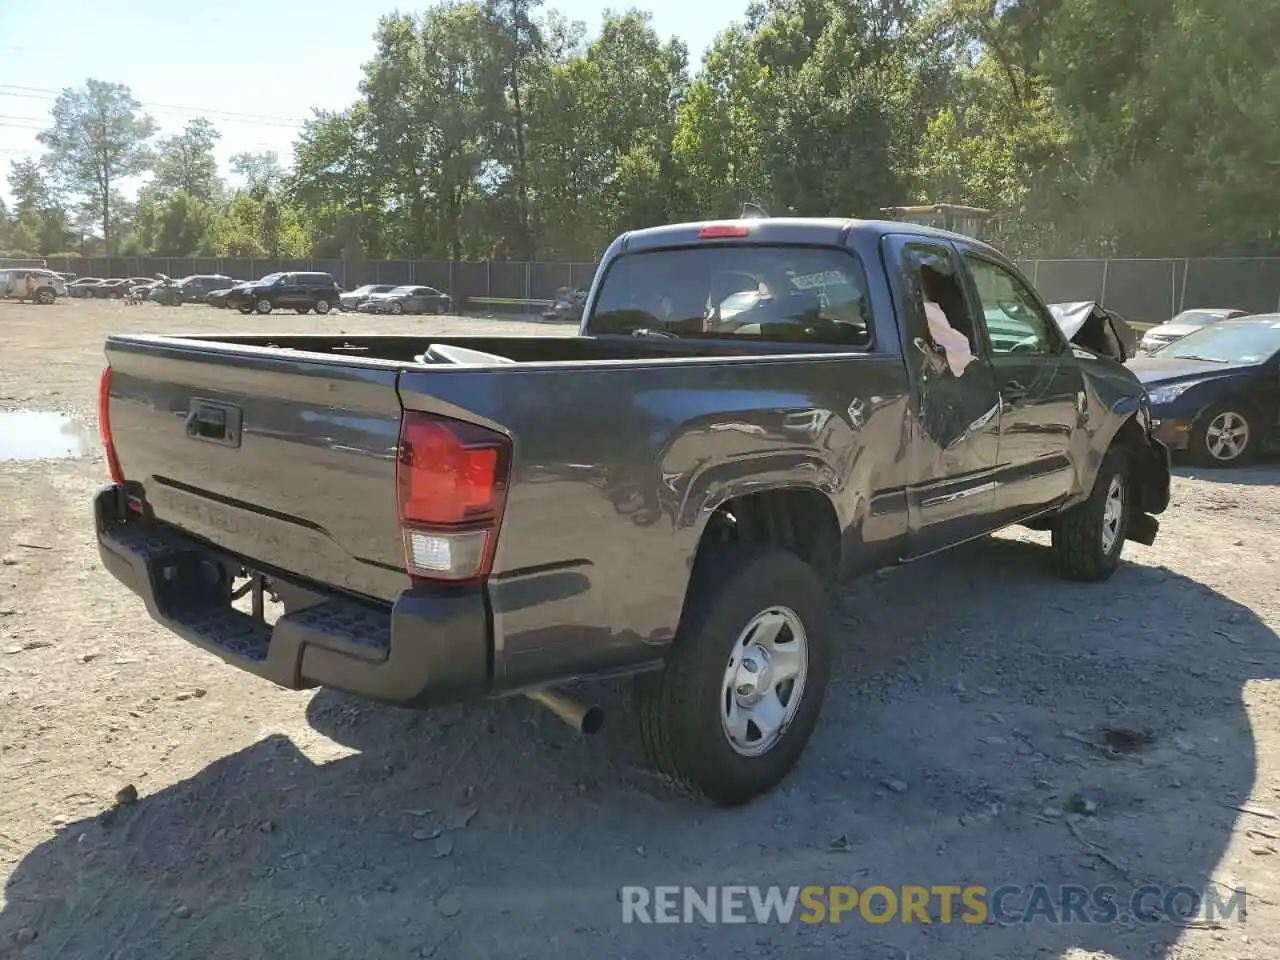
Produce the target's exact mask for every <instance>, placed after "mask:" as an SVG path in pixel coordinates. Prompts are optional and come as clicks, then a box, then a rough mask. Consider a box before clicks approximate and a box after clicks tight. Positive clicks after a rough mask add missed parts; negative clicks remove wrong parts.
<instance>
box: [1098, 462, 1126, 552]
mask: <svg viewBox="0 0 1280 960" xmlns="http://www.w3.org/2000/svg"><path fill="white" fill-rule="evenodd" d="M1123 520H1124V478H1123V477H1121V476H1120V474H1118V473H1117V474H1115V475H1114V476H1113V477H1112V478H1111V483H1110V485H1109V486H1108V487H1107V498H1106V499H1105V500H1104V501H1103V502H1102V552H1103V553H1110V552H1111V551H1112V550H1113V549H1115V545H1116V541H1117V540H1119V539H1120V523H1121V521H1123Z"/></svg>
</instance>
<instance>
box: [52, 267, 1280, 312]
mask: <svg viewBox="0 0 1280 960" xmlns="http://www.w3.org/2000/svg"><path fill="white" fill-rule="evenodd" d="M47 263H48V266H49V269H51V270H58V271H62V272H69V273H76V274H78V275H80V276H82V277H104V278H105V277H152V276H155V275H156V274H157V273H162V274H164V275H166V276H170V277H184V276H188V275H189V274H193V273H218V274H223V275H226V276H230V277H235V278H237V279H241V280H256V279H258V278H259V277H263V276H266V275H267V274H269V273H276V272H280V271H291V270H308V271H310V270H315V271H322V272H325V273H330V274H332V275H333V276H334V278H335V279H336V280H337V281H338V283H340V284H341V285H342V286H343V287H345V288H346V289H353V288H355V287H358V286H361V285H362V284H366V283H397V284H400V283H414V284H422V285H424V286H431V287H436V288H437V289H439V290H443V291H445V292H446V293H448V294H449V295H450V296H452V297H453V299H454V302H455V303H458V304H459V305H462V304H466V303H469V302H471V301H472V300H473V299H474V298H478V297H481V298H493V299H499V300H549V299H551V298H552V297H553V296H554V295H555V292H556V290H557V289H558V288H560V287H586V286H587V285H588V284H589V283H590V282H591V277H592V275H593V274H594V273H595V264H593V263H568V262H545V263H543V262H535V263H520V262H514V261H501V260H479V261H449V260H366V261H344V260H261V259H252V260H251V259H241V260H234V259H220V258H216V257H209V258H199V259H186V258H166V257H112V258H87V259H74V258H73V259H65V258H60V257H49V258H47ZM1020 266H1021V268H1022V270H1023V271H1024V272H1025V273H1026V275H1027V276H1028V277H1029V278H1030V279H1031V280H1032V282H1033V283H1034V284H1035V285H1036V287H1037V288H1038V289H1039V290H1040V292H1041V293H1042V294H1043V295H1044V297H1045V299H1046V300H1048V301H1049V302H1050V303H1055V302H1062V301H1072V300H1096V301H1098V302H1100V303H1102V304H1104V305H1105V306H1107V307H1109V308H1110V309H1112V310H1115V311H1116V312H1117V313H1119V314H1120V315H1121V316H1124V317H1127V318H1128V319H1130V320H1137V321H1140V322H1148V323H1157V322H1161V321H1164V320H1167V319H1169V317H1171V316H1173V315H1174V314H1175V313H1178V312H1179V311H1180V310H1184V309H1190V308H1192V307H1234V308H1237V309H1240V310H1249V311H1251V312H1256V313H1263V312H1271V311H1277V310H1280V257H1276V258H1238V259H1200V260H1128V259H1123V260H1122V259H1116V260H1024V261H1021V262H1020Z"/></svg>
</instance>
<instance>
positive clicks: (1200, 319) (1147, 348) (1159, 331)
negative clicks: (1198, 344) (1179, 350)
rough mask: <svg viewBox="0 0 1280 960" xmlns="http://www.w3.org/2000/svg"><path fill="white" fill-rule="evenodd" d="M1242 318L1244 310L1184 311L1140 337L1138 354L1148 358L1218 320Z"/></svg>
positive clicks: (1213, 308) (1202, 308) (1205, 309)
mask: <svg viewBox="0 0 1280 960" xmlns="http://www.w3.org/2000/svg"><path fill="white" fill-rule="evenodd" d="M1243 316H1247V313H1246V312H1245V311H1244V310H1234V309H1228V308H1216V307H1199V308H1197V309H1195V310H1184V311H1182V313H1180V314H1178V315H1177V316H1176V317H1174V318H1173V319H1172V320H1167V321H1165V322H1164V323H1162V324H1159V325H1158V326H1155V327H1152V328H1151V329H1150V330H1148V331H1147V332H1146V333H1144V334H1143V335H1142V343H1141V344H1140V345H1139V347H1138V353H1139V354H1141V355H1143V356H1150V355H1151V354H1153V353H1155V352H1156V351H1157V350H1160V349H1161V348H1163V347H1166V346H1168V345H1169V344H1171V343H1173V342H1175V341H1176V340H1180V339H1182V338H1183V337H1185V336H1187V334H1189V333H1193V332H1195V331H1196V330H1199V329H1200V328H1201V327H1205V326H1208V325H1209V324H1211V323H1217V322H1218V321H1219V320H1234V319H1235V318H1236V317H1243Z"/></svg>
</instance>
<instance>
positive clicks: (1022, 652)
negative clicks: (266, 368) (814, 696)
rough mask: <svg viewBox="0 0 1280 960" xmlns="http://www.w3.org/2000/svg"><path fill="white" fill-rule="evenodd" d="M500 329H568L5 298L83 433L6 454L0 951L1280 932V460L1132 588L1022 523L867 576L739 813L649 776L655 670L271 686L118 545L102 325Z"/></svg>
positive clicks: (13, 392) (1108, 947) (1168, 546)
mask: <svg viewBox="0 0 1280 960" xmlns="http://www.w3.org/2000/svg"><path fill="white" fill-rule="evenodd" d="M479 323H483V329H485V330H496V329H502V330H510V331H512V332H514V331H518V330H537V331H539V332H541V333H544V334H547V335H554V334H556V333H558V332H563V328H556V327H548V326H542V325H520V324H513V323H498V322H496V321H486V322H477V321H469V320H462V319H455V318H432V319H430V320H426V319H423V320H414V319H402V320H398V321H395V322H394V323H393V322H391V321H383V320H378V321H373V320H368V319H365V320H362V321H356V320H355V319H353V318H349V317H345V316H339V317H333V318H323V319H322V318H318V317H313V316H309V317H298V316H296V315H283V316H279V317H275V316H273V317H271V318H270V319H269V320H265V321H264V320H260V319H258V318H244V317H240V316H239V315H228V314H226V313H225V312H220V311H213V310H209V309H206V308H192V307H184V308H182V309H181V310H180V311H179V310H165V309H162V308H157V307H154V306H151V305H143V306H142V307H139V308H128V307H125V306H123V305H122V304H116V303H107V304H98V303H84V302H78V301H77V302H69V303H63V304H59V305H57V306H55V307H52V308H37V307H29V306H20V305H16V304H7V303H5V304H0V329H2V330H3V331H4V333H5V336H4V347H3V354H2V356H3V361H2V362H0V412H3V411H13V410H19V409H26V410H46V411H62V412H64V413H66V414H69V415H71V416H72V417H74V418H75V419H76V421H77V422H78V423H80V424H81V425H82V426H83V429H84V430H85V432H86V434H87V443H88V447H87V450H88V452H87V453H86V454H85V455H84V456H82V457H79V458H66V459H59V460H48V461H36V462H31V461H18V462H5V463H0V504H3V506H0V558H2V565H0V783H3V790H0V873H2V874H3V877H4V884H5V886H4V894H3V900H2V901H0V905H2V911H0V957H9V956H13V957H23V958H27V957H32V958H34V957H48V958H53V957H61V958H70V957H92V958H107V957H115V958H126V957H129V958H144V957H145V958H151V957H193V958H201V960H204V958H211V957H227V958H236V960H244V958H254V957H264V958H266V957H270V958H273V960H279V958H294V957H296V958H300V960H303V958H305V960H324V958H330V957H333V958H337V957H351V958H368V957H379V958H383V957H386V958H400V957H405V958H407V957H418V956H424V957H425V956H437V957H443V958H461V960H470V958H481V957H494V958H498V957H501V958H516V957H544V956H556V957H560V958H577V957H583V958H593V960H594V958H603V957H610V958H623V957H626V958H641V957H646V958H648V957H651V958H655V960H659V958H660V960H679V958H683V957H695V956H696V957H715V958H720V957H737V956H742V957H753V958H755V957H779V958H783V957H785V958H794V957H810V956H812V957H821V958H825V957H835V956H840V957H850V958H859V960H861V958H869V960H878V958H908V957H909V958H912V960H923V958H957V957H959V958H969V957H972V958H975V960H997V958H1007V960H1015V958H1016V960H1029V958H1038V957H1064V958H1066V957H1069V958H1073V960H1079V958H1084V957H1099V958H1100V957H1118V958H1150V957H1169V958H1173V957H1179V958H1206V960H1207V958H1214V960H1230V958H1238V960H1245V958H1254V960H1259V958H1273V957H1280V919H1278V917H1277V910H1280V907H1277V904H1280V874H1277V871H1276V864H1277V862H1280V853H1277V852H1276V851H1277V850H1280V819H1277V817H1280V751H1278V743H1280V740H1278V739H1277V721H1278V720H1280V698H1278V697H1277V693H1276V689H1275V685H1274V684H1272V683H1270V682H1268V681H1271V680H1273V679H1274V678H1275V677H1276V676H1277V675H1280V645H1278V644H1277V638H1276V634H1275V630H1276V629H1277V624H1278V623H1280V592H1278V591H1277V590H1276V587H1275V573H1276V569H1277V568H1276V565H1275V562H1276V555H1277V552H1278V551H1280V536H1277V534H1278V533H1280V509H1278V507H1280V493H1278V488H1277V481H1280V468H1277V466H1276V465H1275V464H1274V463H1270V464H1264V465H1262V466H1259V467H1255V468H1253V469H1250V470H1237V471H1224V472H1215V473H1204V474H1200V473H1197V472H1195V471H1179V477H1178V478H1177V480H1176V481H1175V488H1174V502H1173V505H1172V507H1171V508H1170V511H1169V512H1168V514H1166V517H1165V518H1164V527H1163V530H1162V532H1161V535H1160V538H1159V540H1158V542H1157V544H1156V546H1155V547H1153V548H1150V549H1147V548H1143V547H1139V546H1134V545H1130V547H1129V550H1128V553H1127V557H1128V560H1129V562H1128V563H1127V564H1126V565H1125V566H1124V567H1123V568H1122V569H1121V571H1120V572H1119V573H1118V574H1117V575H1116V576H1115V578H1114V579H1112V580H1111V581H1110V582H1108V583H1106V584H1103V585H1098V586H1086V585H1076V584H1066V583H1063V582H1061V581H1059V580H1057V579H1056V578H1055V577H1054V576H1053V575H1052V574H1051V573H1050V572H1049V569H1048V557H1047V551H1046V550H1045V549H1044V543H1045V540H1046V537H1045V536H1044V535H1040V534H1032V533H1025V532H1016V533H1010V534H1002V535H1000V536H998V537H995V538H992V539H990V540H987V541H985V542H982V543H978V544H975V545H973V546H970V547H966V548H962V549H960V550H958V551H955V552H953V553H951V554H949V555H944V556H941V557H938V558H935V559H932V560H928V561H923V562H921V563H920V564H919V565H915V566H911V567H906V568H902V569H899V570H895V571H893V572H890V573H887V574H884V575H881V576H877V577H874V578H871V579H869V580H866V581H863V582H860V583H858V584H855V585H854V586H853V587H852V588H851V589H850V590H849V592H848V593H847V595H846V596H844V597H843V598H841V599H840V607H841V623H842V630H843V633H844V635H845V637H846V638H847V642H846V643H845V644H843V646H842V648H841V651H840V653H839V655H838V658H837V661H836V664H835V667H834V680H833V686H832V689H831V691H830V694H829V696H828V699H827V704H826V708H825V712H824V716H823V720H822V722H821V724H820V726H819V728H818V731H817V733H816V735H815V737H814V739H813V741H812V743H811V744H810V747H809V750H808V752H807V754H806V755H805V758H804V760H803V761H802V763H801V765H800V766H799V768H798V769H797V770H796V771H795V773H794V774H793V775H792V776H791V777H790V778H789V779H788V781H787V782H786V783H785V785H784V787H783V788H782V789H780V790H779V791H777V792H775V793H774V794H771V795H769V796H767V797H765V798H762V799H761V800H759V801H758V802H756V803H755V804H753V805H752V806H750V807H749V808H746V809H743V810H737V811H731V812H725V811H716V810H708V809H703V808H700V807H695V806H693V805H691V804H689V803H687V802H685V801H682V800H680V799H677V798H674V797H672V796H671V795H669V794H667V793H666V792H664V790H663V789H662V788H661V787H660V786H658V785H657V784H656V783H655V782H654V781H653V779H652V778H651V777H650V776H649V775H648V774H647V773H646V772H645V771H644V770H643V768H642V767H641V766H640V765H639V763H638V760H637V747H636V743H635V734H634V728H633V726H632V720H631V717H630V714H629V712H628V709H627V706H628V705H627V703H626V693H625V686H624V685H621V684H619V685H618V686H616V687H612V686H610V687H605V688H603V689H602V690H600V693H601V699H602V701H603V702H604V703H605V704H606V705H607V706H608V708H609V710H610V721H609V724H608V725H607V726H606V732H605V733H604V734H602V735H601V736H600V737H597V738H594V739H590V740H583V739H579V738H577V737H575V736H574V735H573V734H572V733H571V732H570V731H569V730H568V729H567V728H565V727H564V726H562V725H561V724H559V723H558V721H556V720H555V719H554V718H552V717H550V716H549V715H548V714H546V713H545V712H542V711H540V710H538V709H537V708H535V707H533V706H532V705H530V704H529V703H527V702H526V701H523V700H519V701H502V702H495V703H488V704H483V705H479V706H475V707H471V708H467V709H452V710H443V711H437V712H433V713H423V714H418V713H411V712H406V711H399V710H395V709H389V708H383V707H379V706H376V705H371V704H366V703H361V702H358V701H355V700H352V699H350V698H347V697H344V696H340V695H336V694H332V693H329V692H325V691H321V692H318V693H314V692H313V693H292V692H287V691H282V690H277V689H276V688H274V687H272V686H270V685H269V684H266V683H264V682H262V681H258V680H256V679H253V678H251V677H249V676H247V675H244V674H242V673H239V672H238V671H236V670H234V669H232V668H230V667H228V666H226V665H224V664H222V663H221V662H220V661H218V660H217V659H215V658H213V657H211V656H207V655H205V654H203V653H201V652H198V651H196V650H195V649H194V648H191V647H189V646H188V645H186V644H185V643H183V642H182V641H180V640H178V639H176V638H175V637H172V636H171V635H169V634H167V633H166V632H164V631H162V630H160V629H159V628H157V627H156V626H155V625H154V624H152V622H151V621H150V620H149V619H148V618H147V617H146V614H145V612H144V610H143V608H142V605H141V603H140V602H138V601H137V600H136V599H135V598H133V597H132V596H131V595H130V594H128V593H127V592H126V591H124V590H123V589H121V588H120V587H119V586H118V585H117V584H116V583H115V582H114V581H113V580H111V579H110V578H109V577H108V576H107V575H106V573H105V572H103V571H102V570H101V569H100V567H99V564H98V559H97V554H96V549H95V547H94V545H93V542H92V529H91V520H90V516H89V500H90V497H91V496H92V494H93V492H94V490H95V489H96V487H97V486H98V485H99V484H100V483H101V482H102V480H103V478H104V476H105V468H104V465H103V462H102V458H101V457H100V456H99V455H98V453H97V449H96V437H95V435H94V434H95V431H96V427H95V426H94V421H93V408H94V405H95V398H96V386H97V373H98V371H99V369H100V366H101V363H102V352H101V346H102V341H103V337H104V336H105V335H106V334H107V333H108V332H115V331H127V330H136V331H150V332H156V331H161V330H165V329H169V330H179V329H187V330H194V329H198V330H202V331H217V330H225V331H230V330H242V329H245V328H256V327H261V326H269V328H270V329H272V330H294V331H299V330H320V329H341V330H344V331H348V332H352V333H355V332H360V331H361V330H362V329H374V328H376V329H382V330H385V329H396V330H423V331H434V332H446V331H448V332H458V331H461V330H463V329H476V328H477V326H478V324H479ZM5 429H6V428H5V426H4V425H3V421H2V420H0V431H3V430H5ZM2 439H3V436H2V435H0V440H2ZM924 591H927V596H928V599H929V602H928V603H921V602H920V601H921V595H922V592H924ZM1108 744H1109V745H1110V746H1107V745H1108ZM120 791H123V793H122V794H120V795H119V800H120V801H123V802H118V792H120ZM135 791H136V799H135ZM1241 807H1245V808H1247V809H1248V810H1249V811H1251V812H1243V811H1242V810H1241V809H1240V808H1241ZM630 884H638V885H646V886H656V885H677V884H690V885H696V886H700V887H705V886H706V885H709V884H759V885H768V884H781V885H784V886H786V885H793V884H794V885H811V884H812V885H834V884H840V885H849V886H853V887H856V888H859V889H865V888H866V887H868V886H871V885H876V884H882V885H885V886H888V887H890V888H898V887H901V886H902V885H914V884H919V885H923V886H926V887H932V886H938V885H957V886H963V885H968V884H981V885H985V886H987V887H988V888H989V889H994V888H997V887H1000V886H1002V885H1005V884H1012V885H1015V886H1020V887H1027V886H1030V885H1032V884H1046V885H1049V886H1050V887H1053V888H1057V887H1058V886H1059V885H1080V886H1083V887H1087V888H1092V887H1096V886H1098V885H1105V884H1109V885H1113V886H1114V887H1116V888H1117V890H1118V891H1120V898H1121V902H1122V904H1123V903H1125V902H1126V897H1127V892H1128V891H1130V890H1132V889H1134V888H1136V887H1140V886H1142V885H1144V884H1155V885H1158V886H1160V887H1163V888H1170V887H1174V886H1177V885H1188V886H1191V887H1193V888H1195V889H1197V890H1202V889H1215V890H1218V891H1220V892H1221V893H1222V894H1223V896H1224V897H1225V896H1229V894H1228V893H1227V891H1228V890H1229V889H1232V888H1236V887H1244V888H1246V889H1247V891H1248V898H1247V905H1248V915H1247V919H1246V920H1245V922H1243V923H1242V922H1238V921H1237V920H1227V921H1224V922H1219V923H1204V922H1189V923H1174V922H1168V921H1165V922H1158V923H1143V922H1139V921H1136V920H1133V919H1129V920H1128V921H1127V922H1125V921H1124V920H1118V921H1117V922H1114V923H1093V924H1089V923H1082V922H1072V923H1064V924H1049V923H1046V922H1044V921H1043V920H1037V921H1036V922H1035V923H1032V924H1020V923H1002V922H995V921H994V920H989V921H988V922H986V923H979V924H969V923H960V922H953V923H949V924H947V923H941V922H936V921H937V912H936V910H935V911H934V918H935V922H934V923H931V924H927V925H925V924H921V923H919V922H914V923H902V922H900V921H899V920H897V919H894V920H893V921H892V922H889V923H884V924H874V923H869V922H867V921H866V920H865V919H863V918H862V917H861V916H859V915H858V914H857V912H856V911H855V912H853V913H851V914H849V915H847V916H846V917H845V918H844V922H842V923H839V924H831V923H823V924H812V925H811V924H805V923H801V922H798V921H793V922H792V923H790V924H785V925H781V924H766V925H759V924H755V923H748V924H721V925H715V926H713V925H710V924H707V923H705V922H701V921H698V922H694V923H690V924H675V925H640V924H624V923H623V922H622V914H621V907H620V906H619V903H618V901H617V898H618V890H619V888H620V887H621V886H623V885H630ZM1018 902H1019V901H1018V900H1017V898H1013V899H1011V900H1010V901H1009V905H1010V906H1016V905H1017V904H1018ZM1149 902H1154V903H1157V904H1158V903H1159V898H1158V897H1157V898H1155V899H1154V900H1152V901H1149Z"/></svg>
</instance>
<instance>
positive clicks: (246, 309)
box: [237, 303, 253, 316]
mask: <svg viewBox="0 0 1280 960" xmlns="http://www.w3.org/2000/svg"><path fill="white" fill-rule="evenodd" d="M237 309H239V311H240V312H241V313H243V314H244V315H245V316H248V315H249V314H251V313H253V305H252V304H249V303H245V304H241V305H240V307H238V308H237Z"/></svg>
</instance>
